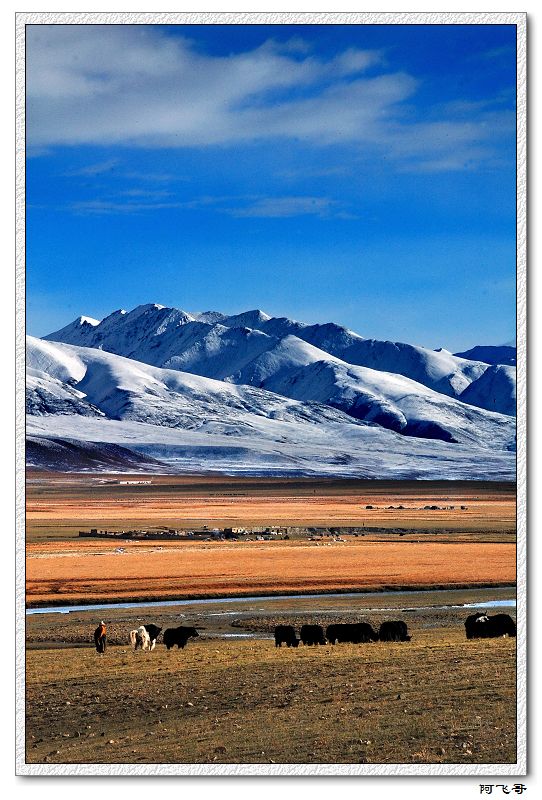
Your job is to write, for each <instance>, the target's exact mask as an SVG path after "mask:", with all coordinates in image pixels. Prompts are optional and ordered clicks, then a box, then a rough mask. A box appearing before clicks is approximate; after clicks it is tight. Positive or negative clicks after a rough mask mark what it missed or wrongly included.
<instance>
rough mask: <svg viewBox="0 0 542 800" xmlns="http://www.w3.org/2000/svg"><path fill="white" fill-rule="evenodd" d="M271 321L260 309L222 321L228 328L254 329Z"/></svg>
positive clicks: (234, 315) (244, 312)
mask: <svg viewBox="0 0 542 800" xmlns="http://www.w3.org/2000/svg"><path fill="white" fill-rule="evenodd" d="M270 319H271V317H270V316H269V314H266V313H265V311H262V310H261V309H259V308H254V309H252V310H251V311H243V312H242V313H241V314H233V315H232V316H231V317H226V318H225V319H224V320H222V324H223V325H226V327H228V328H254V327H256V326H257V325H261V323H262V322H268V321H269V320H270Z"/></svg>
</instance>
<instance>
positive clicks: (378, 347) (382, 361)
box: [222, 311, 498, 410]
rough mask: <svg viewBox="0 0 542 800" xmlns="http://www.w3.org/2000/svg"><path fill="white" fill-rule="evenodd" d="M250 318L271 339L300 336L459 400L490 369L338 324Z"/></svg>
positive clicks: (354, 361) (253, 313)
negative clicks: (378, 337) (474, 381)
mask: <svg viewBox="0 0 542 800" xmlns="http://www.w3.org/2000/svg"><path fill="white" fill-rule="evenodd" d="M249 315H250V316H249V317H248V318H249V319H250V321H251V323H252V324H251V326H250V327H254V328H257V329H258V330H261V331H263V332H264V333H267V334H269V335H271V336H275V337H276V338H283V337H284V336H288V335H294V336H297V337H298V338H299V339H303V340H304V341H306V342H308V343H309V344H312V345H314V346H315V347H318V348H320V349H321V350H325V351H326V352H327V353H329V354H330V355H333V356H336V357H338V358H340V359H342V360H343V361H346V362H348V363H349V364H355V365H357V366H362V367H370V368H371V369H378V370H383V371H384V372H395V373H398V374H399V375H404V376H405V377H406V378H412V379H413V380H415V381H418V383H423V384H424V385H425V386H428V387H429V388H431V389H434V390H435V391H437V392H441V393H442V394H446V395H449V396H450V397H458V396H459V395H460V394H461V393H462V392H463V391H464V390H465V389H466V388H467V386H468V385H469V383H471V381H473V380H476V379H477V378H479V377H480V375H481V374H482V373H483V372H484V371H485V369H486V368H487V365H486V364H483V363H480V362H479V361H478V362H473V361H468V360H467V359H465V358H458V357H457V356H454V355H453V354H452V353H450V352H448V351H447V350H444V349H440V350H430V349H428V348H425V347H420V346H415V345H410V344H404V343H401V342H388V341H379V340H376V339H364V338H363V337H362V336H359V334H357V333H354V331H351V330H348V328H344V327H342V326H340V325H336V324H335V323H326V324H323V325H306V324H305V323H302V322H296V321H294V320H290V319H287V318H286V317H282V318H277V317H269V316H268V315H267V314H264V313H263V312H262V311H251V312H249ZM240 316H243V315H240ZM236 319H237V318H236V317H229V318H227V319H226V320H224V321H223V322H222V324H223V325H230V324H232V323H233V324H234V323H235V320H236ZM497 410H498V409H497Z"/></svg>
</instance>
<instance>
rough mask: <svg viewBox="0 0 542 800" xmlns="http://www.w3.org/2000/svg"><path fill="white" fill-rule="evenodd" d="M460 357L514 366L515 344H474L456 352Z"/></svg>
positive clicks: (485, 362)
mask: <svg viewBox="0 0 542 800" xmlns="http://www.w3.org/2000/svg"><path fill="white" fill-rule="evenodd" d="M455 355H456V356H459V357H460V358H467V359H473V360H475V361H482V362H483V363H484V364H504V365H506V366H509V367H515V366H516V346H515V344H514V345H512V344H502V345H476V347H471V349H470V350H465V352H464V353H456V354H455Z"/></svg>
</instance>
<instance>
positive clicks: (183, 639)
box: [164, 625, 199, 650]
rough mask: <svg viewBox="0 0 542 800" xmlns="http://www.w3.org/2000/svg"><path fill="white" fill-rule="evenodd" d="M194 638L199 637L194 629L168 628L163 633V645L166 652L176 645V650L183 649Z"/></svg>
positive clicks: (182, 627) (181, 626)
mask: <svg viewBox="0 0 542 800" xmlns="http://www.w3.org/2000/svg"><path fill="white" fill-rule="evenodd" d="M195 636H199V633H198V632H197V630H196V629H195V628H188V627H186V628H185V627H184V626H183V625H180V626H179V627H178V628H168V629H167V630H166V631H164V644H165V646H166V647H167V649H168V650H170V649H171V648H172V647H175V645H177V648H179V647H180V648H181V649H182V648H184V646H185V645H186V643H187V641H188V640H189V639H191V638H194V637H195Z"/></svg>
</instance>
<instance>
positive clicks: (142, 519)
mask: <svg viewBox="0 0 542 800" xmlns="http://www.w3.org/2000/svg"><path fill="white" fill-rule="evenodd" d="M141 481H145V482H143V483H142V482H141ZM26 486H27V541H30V542H31V541H37V540H40V539H59V538H64V537H67V538H71V537H74V536H77V533H78V531H79V530H81V529H85V528H87V529H88V528H90V527H96V526H98V527H100V528H108V529H116V530H121V529H127V528H144V527H146V526H164V527H166V528H169V527H171V528H183V527H184V528H190V527H199V526H203V525H207V526H209V527H210V528H212V527H215V526H216V527H224V526H228V525H229V526H247V527H248V526H253V525H254V526H255V525H281V526H286V525H290V526H299V525H309V526H311V525H312V526H362V525H365V526H367V527H378V528H397V527H401V528H407V529H411V530H421V531H423V530H428V529H434V528H441V529H443V528H448V529H450V530H453V531H457V532H459V531H469V532H471V533H472V532H477V531H478V532H485V533H493V534H494V533H496V532H508V533H510V532H512V533H515V527H516V486H515V484H514V483H494V482H482V481H480V482H477V481H364V480H336V479H318V480H314V479H309V478H289V479H285V478H265V479H264V478H235V477H232V478H230V477H227V476H212V475H210V476H207V475H206V476H178V475H133V474H132V475H92V474H69V475H67V474H59V473H43V472H37V471H29V472H28V475H27V484H26ZM368 505H370V506H373V508H372V509H368V508H367V506H368ZM435 505H436V506H440V507H441V508H439V509H425V508H424V506H435ZM390 506H393V508H390ZM399 506H402V507H401V508H399ZM446 506H454V508H453V509H450V508H442V507H446ZM461 506H465V508H463V509H462V508H461Z"/></svg>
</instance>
